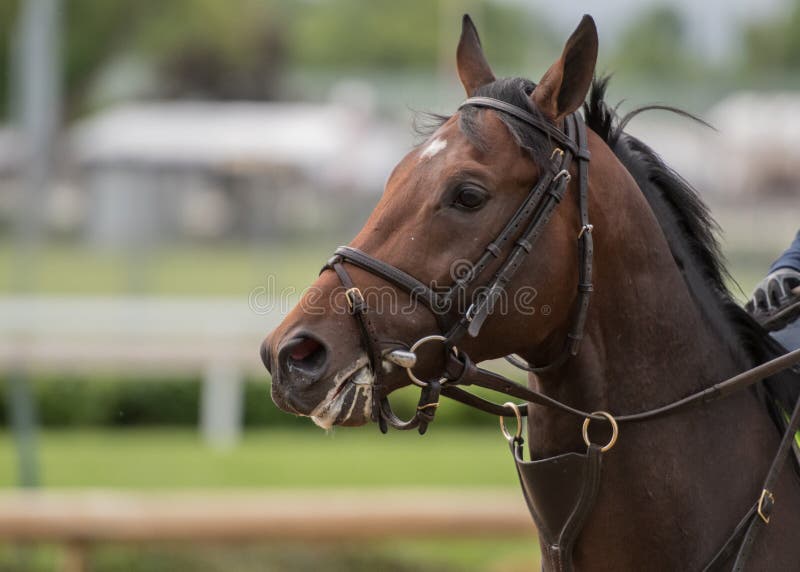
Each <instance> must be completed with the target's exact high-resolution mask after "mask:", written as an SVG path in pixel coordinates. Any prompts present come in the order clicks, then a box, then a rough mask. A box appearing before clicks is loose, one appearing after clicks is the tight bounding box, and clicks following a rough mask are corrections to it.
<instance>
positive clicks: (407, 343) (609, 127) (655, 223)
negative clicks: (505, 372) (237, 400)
mask: <svg viewBox="0 0 800 572" xmlns="http://www.w3.org/2000/svg"><path fill="white" fill-rule="evenodd" d="M597 50H598V38H597V31H596V28H595V25H594V22H593V21H592V19H591V18H590V17H588V16H585V17H584V18H583V20H582V21H581V23H580V25H579V26H578V27H577V29H576V30H575V32H574V33H573V34H572V35H571V36H570V38H569V40H568V41H567V43H566V45H565V47H564V50H563V52H562V54H561V56H560V57H559V58H558V59H557V60H556V61H555V63H553V65H552V66H551V67H550V68H549V69H548V70H547V71H546V73H545V74H544V75H543V76H542V78H541V79H540V81H539V82H538V83H534V82H531V81H529V80H526V79H521V78H505V79H496V78H495V76H494V74H493V72H492V71H491V68H490V66H489V64H488V62H487V61H486V58H485V56H484V54H483V51H482V48H481V44H480V40H479V38H478V34H477V31H476V29H475V27H474V25H473V24H472V21H471V20H470V19H469V17H468V16H465V17H464V21H463V27H462V34H461V38H460V41H459V44H458V49H457V68H458V75H459V78H460V80H461V83H462V84H463V86H464V89H465V91H466V94H467V98H468V99H467V100H466V101H465V103H464V104H463V105H462V106H461V107H460V108H459V110H458V111H457V112H456V113H454V114H453V115H452V116H450V117H442V118H441V121H440V122H439V124H438V125H437V126H436V127H435V131H433V133H432V134H431V135H430V137H429V138H428V139H427V140H426V141H425V142H424V143H422V144H421V145H419V146H417V147H416V148H414V149H413V150H412V151H411V152H409V153H408V154H407V155H406V156H405V157H404V158H403V159H402V160H401V161H400V163H399V164H398V165H397V167H396V168H395V169H394V171H393V172H392V173H391V175H390V177H389V179H388V182H387V183H386V188H385V191H384V193H383V196H382V197H381V199H380V201H379V202H378V205H377V206H376V208H375V210H374V211H373V212H372V214H371V215H370V217H369V218H368V220H367V222H366V224H365V225H364V227H363V228H362V230H361V231H360V232H359V233H358V235H357V236H356V237H355V238H354V239H353V241H352V242H351V243H350V245H348V246H347V247H340V248H339V249H337V251H336V253H335V255H334V257H333V258H332V259H331V260H330V261H329V262H328V264H327V265H326V266H325V267H324V268H323V271H322V272H321V273H320V276H319V278H318V279H317V280H316V281H315V282H314V284H313V286H312V287H311V288H310V289H308V290H307V291H306V292H305V293H304V295H303V297H302V299H301V301H300V303H299V304H298V305H297V306H296V307H295V308H294V309H293V310H292V311H291V312H290V313H289V314H288V315H287V316H286V317H285V319H284V320H283V322H282V323H281V324H280V326H278V328H277V329H276V330H275V331H273V332H272V333H271V334H270V335H269V336H268V337H267V338H266V339H265V340H264V342H263V344H262V346H261V356H262V359H263V361H264V363H265V365H266V367H267V368H268V369H269V370H270V372H271V374H272V398H273V400H274V401H275V403H276V404H277V405H278V406H279V407H280V408H282V409H284V410H286V411H287V412H290V413H293V414H296V415H305V416H309V417H311V418H312V419H313V420H314V422H315V423H316V424H318V425H320V426H321V427H324V428H330V427H331V426H333V425H349V426H357V425H362V424H365V423H367V422H369V421H370V420H372V421H377V422H378V423H379V424H380V426H381V428H382V429H384V430H385V429H386V428H387V426H389V425H391V426H394V427H397V428H400V429H408V428H418V429H420V432H424V430H425V429H426V428H427V426H428V424H429V423H430V422H431V421H432V420H433V414H434V413H435V411H436V406H438V399H439V396H440V395H446V396H448V397H453V398H456V399H460V400H462V401H465V402H466V403H468V404H470V405H475V406H476V407H480V408H483V409H485V410H487V411H491V412H495V413H497V414H500V415H512V414H515V415H516V416H517V419H518V420H521V416H522V415H525V414H527V419H528V429H527V440H528V444H529V447H528V450H529V455H530V456H531V458H532V460H531V461H523V460H522V459H521V454H522V446H521V443H522V437H521V435H519V432H517V433H516V434H515V433H514V432H513V431H509V430H507V429H505V428H504V432H505V433H506V435H507V436H508V438H509V442H510V444H511V447H512V451H514V454H515V459H516V461H517V468H518V471H520V478H521V480H522V481H523V489H524V492H525V494H526V500H527V501H528V504H529V508H530V509H531V512H532V513H533V516H534V519H535V520H536V523H537V525H538V533H539V540H540V546H541V548H542V551H543V567H544V569H545V570H573V569H574V570H593V571H597V570H614V571H620V570H636V571H639V570H668V571H675V570H681V571H683V570H692V571H694V570H703V569H716V568H720V569H731V566H733V569H741V568H742V566H743V565H744V564H745V563H746V564H747V566H748V569H752V570H781V571H788V570H798V569H800V542H797V534H798V531H800V478H798V473H797V472H796V471H791V470H783V471H781V470H780V466H778V468H777V469H776V470H771V469H772V467H774V466H775V464H776V463H774V462H773V460H774V459H777V458H778V457H776V450H779V451H783V452H786V450H787V447H788V446H789V445H787V443H789V442H790V441H791V438H790V437H791V433H789V432H786V433H784V436H783V438H782V437H781V430H782V429H783V427H786V426H787V423H786V419H788V418H789V416H788V415H787V414H786V413H785V412H792V411H794V413H793V414H792V417H791V420H792V421H791V423H795V425H796V421H797V418H798V411H800V409H795V408H794V403H795V401H796V399H797V393H798V387H799V386H800V383H798V382H799V381H800V380H799V379H798V377H799V376H798V375H797V373H796V372H793V371H791V370H787V369H785V366H784V367H781V368H772V369H770V370H769V371H766V370H759V371H757V372H756V374H758V375H756V374H749V375H745V377H746V378H747V379H746V380H745V381H746V382H747V383H746V385H747V386H748V387H749V388H750V389H748V390H747V391H733V390H731V391H728V389H730V388H732V387H733V386H736V388H741V387H743V386H744V385H743V384H742V383H740V382H741V381H742V377H741V376H739V377H735V376H736V374H738V373H739V372H742V371H744V370H748V369H749V368H753V367H755V366H758V364H763V363H764V362H768V361H769V360H772V359H773V358H775V357H776V356H779V355H781V354H782V353H784V350H783V348H781V347H780V346H779V345H778V344H777V343H776V342H774V341H773V340H772V339H771V338H770V337H769V336H768V335H767V334H766V333H765V332H764V331H763V330H762V329H761V328H760V327H759V326H758V325H757V324H756V323H755V322H754V321H753V320H752V319H750V317H749V316H748V315H747V314H746V313H745V312H744V311H743V310H742V309H741V308H740V307H739V306H738V304H736V302H735V301H734V299H733V298H732V296H731V295H730V294H729V292H728V290H727V288H726V285H725V279H726V276H727V274H726V270H725V267H724V264H723V261H722V257H721V254H720V249H719V246H718V243H717V241H716V238H715V232H716V226H715V223H714V222H713V219H712V218H711V216H710V214H709V212H708V210H707V208H706V207H705V205H704V204H703V203H702V201H701V200H700V198H699V197H698V195H697V194H696V192H695V191H694V190H693V189H692V188H691V187H690V186H689V184H688V183H687V182H686V181H684V180H683V179H682V178H681V177H680V176H678V175H677V174H676V173H675V172H673V171H672V170H671V169H670V168H669V167H667V166H666V165H665V164H664V163H663V161H662V160H661V159H660V158H659V156H658V155H657V154H656V153H654V152H653V151H652V150H651V149H650V148H649V147H647V146H646V145H645V144H644V143H642V142H641V141H639V140H637V139H636V138H634V137H632V136H630V135H628V134H626V133H625V132H624V126H625V124H626V122H627V119H619V118H617V117H616V115H615V113H614V112H613V111H612V110H611V109H610V108H609V107H608V106H607V105H606V103H605V101H604V91H605V87H606V81H605V80H600V81H597V80H595V81H594V82H593V75H594V68H595V63H596V58H597ZM590 90H591V91H590ZM581 109H582V110H583V112H582V113H583V116H582V117H580V116H579V115H578V112H579V111H580V110H581ZM590 166H591V168H589V167H590ZM487 245H488V246H487ZM467 261H469V262H467ZM576 284H577V287H576ZM590 297H591V304H590V303H589V299H590ZM354 318H355V319H354ZM512 354H513V355H514V356H515V357H512V358H510V359H511V360H512V362H513V363H515V364H517V365H519V366H521V367H523V368H525V369H528V370H530V371H531V373H530V375H529V383H528V387H527V388H523V387H521V386H519V387H517V388H516V389H515V386H514V384H511V383H506V381H505V380H503V379H502V378H500V377H499V376H496V375H493V374H491V373H489V372H486V371H485V370H482V369H479V368H477V367H476V366H475V365H474V364H475V363H477V362H480V361H483V360H489V359H494V358H499V357H503V356H509V355H512ZM784 357H785V356H784ZM532 364H549V365H547V366H539V367H535V366H534V365H532ZM761 367H764V366H761ZM732 376H734V377H733V383H731V384H729V383H728V382H726V383H724V384H720V383H719V382H720V381H721V380H725V379H728V378H731V377H732ZM756 377H757V378H758V380H759V381H760V380H761V379H762V378H765V380H764V382H763V383H757V384H755V383H753V380H754V379H755V378H756ZM412 382H413V383H416V384H417V385H420V386H421V387H422V392H421V393H422V395H421V398H420V402H419V406H418V408H417V412H416V413H415V415H414V417H413V418H412V419H411V420H408V421H404V420H402V419H400V418H399V417H397V416H396V415H395V414H394V412H393V411H392V410H391V407H390V406H389V403H388V399H387V396H388V394H389V393H390V392H391V391H393V390H395V389H397V388H400V387H402V386H405V385H409V384H410V383H412ZM470 383H474V384H476V385H484V386H486V387H490V388H492V389H495V390H499V391H501V392H504V393H508V394H511V395H514V396H517V397H521V398H524V399H525V400H526V401H527V404H526V406H525V408H523V410H522V411H521V412H520V410H519V407H518V406H517V405H516V404H514V403H513V402H512V403H508V404H506V405H503V406H496V405H492V404H490V403H488V402H486V401H484V400H483V399H482V398H478V397H474V396H471V394H469V393H466V392H465V391H464V390H463V389H462V388H461V386H463V385H468V384H470ZM715 384H716V385H715ZM687 396H692V397H690V398H687ZM696 396H700V397H698V398H695V397H696ZM720 396H725V397H726V398H725V399H724V400H722V399H720V400H716V399H714V400H712V399H710V397H720ZM701 398H702V399H701ZM706 398H709V399H706ZM689 405H691V407H690V406H689ZM590 412H591V413H590ZM608 412H615V414H614V415H612V414H610V413H608ZM631 412H644V413H641V414H639V415H637V414H636V413H631ZM618 413H619V414H621V413H624V414H626V415H619V414H618ZM642 420H647V423H643V422H642V423H637V422H635V421H642ZM590 421H592V427H591V431H589V430H588V428H587V426H588V425H589V422H590ZM624 421H631V422H630V423H623V422H624ZM582 422H583V426H581V423H582ZM776 426H777V428H776ZM778 429H781V430H778ZM606 440H609V441H608V443H607V444H605V445H603V446H600V445H597V443H601V444H602V443H606ZM611 446H613V450H610V448H611ZM778 456H780V455H778ZM600 459H602V465H601V464H600ZM777 464H778V465H780V464H781V463H777ZM601 466H602V472H601V471H600V467H601ZM537 471H538V472H540V473H547V474H539V475H538V476H535V479H534V477H531V476H530V474H529V473H531V474H532V473H536V472H537ZM768 473H769V475H770V477H769V478H768V480H767V482H769V483H770V485H769V488H768V487H767V486H766V485H765V484H764V480H763V479H764V475H766V474H768ZM574 475H579V476H580V478H579V479H573V477H574ZM529 477H530V478H531V479H534V480H532V481H531V482H532V483H533V486H532V487H531V485H530V483H529V482H527V481H526V479H528V478H529ZM537 479H538V481H537ZM770 479H771V480H770ZM572 480H575V481H576V483H577V485H575V486H577V488H574V487H573V488H574V490H570V486H572V485H571V484H570V483H571V481H572ZM537 482H541V483H543V485H542V486H543V487H544V488H543V489H542V490H539V488H538V487H539V485H538V484H537ZM762 488H763V490H762ZM570 495H572V496H570ZM584 497H586V498H589V497H591V498H590V501H591V502H588V501H587V502H588V504H587V503H584ZM575 499H577V500H575ZM754 501H756V502H755V504H754ZM748 508H749V509H750V510H749V511H748ZM743 515H744V518H742V517H743ZM559 519H560V520H559ZM553 520H555V521H559V523H560V524H559V526H562V525H563V527H562V528H559V529H558V530H554V529H552V526H551V522H552V521H553ZM767 522H768V523H769V524H768V526H767V524H766V523H767ZM762 523H763V525H762ZM762 526H763V527H765V532H763V533H762V534H760V535H759V538H758V542H753V540H754V535H753V536H751V529H758V530H760V528H759V527H762ZM731 539H733V540H732V541H731ZM793 539H794V540H793ZM720 547H724V549H721V548H720ZM743 551H746V555H749V559H747V558H745V559H744V560H742V559H741V558H740V555H741V553H742V552H743ZM707 566H708V568H706V567H707Z"/></svg>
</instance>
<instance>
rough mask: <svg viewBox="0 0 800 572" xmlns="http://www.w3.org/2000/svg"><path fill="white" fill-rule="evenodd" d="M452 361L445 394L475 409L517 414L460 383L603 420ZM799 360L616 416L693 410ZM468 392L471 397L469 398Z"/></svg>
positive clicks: (624, 419) (792, 357)
mask: <svg viewBox="0 0 800 572" xmlns="http://www.w3.org/2000/svg"><path fill="white" fill-rule="evenodd" d="M449 360H450V363H448V367H447V370H446V371H447V373H448V376H452V378H451V379H452V380H451V381H448V382H447V383H446V384H445V387H444V388H443V390H442V394H443V395H447V396H448V397H452V398H453V399H455V400H457V401H461V402H462V403H467V404H468V405H471V406H472V407H475V408H476V409H480V410H482V411H485V412H487V413H491V414H493V415H504V416H506V417H511V416H512V415H514V413H513V412H512V411H510V410H509V409H508V408H507V407H504V406H501V405H498V404H495V403H492V402H490V401H488V400H486V399H483V398H481V397H478V396H476V395H472V394H469V393H467V392H466V391H464V390H462V389H460V388H458V387H456V386H457V385H475V386H477V387H483V388H486V389H490V390H492V391H496V392H498V393H502V394H504V395H508V396H511V397H516V398H517V399H521V400H524V401H527V402H530V403H536V404H537V405H542V406H545V407H549V408H551V409H558V410H559V411H563V412H565V413H569V414H571V415H574V416H576V417H580V418H583V419H585V418H589V419H592V420H596V421H602V420H603V419H605V418H604V417H602V416H600V415H594V414H592V413H589V412H587V411H582V410H580V409H576V408H574V407H571V406H569V405H567V404H565V403H562V402H560V401H558V400H556V399H553V398H552V397H549V396H547V395H545V394H543V393H540V392H538V391H536V390H533V389H530V388H528V387H525V386H523V385H520V384H518V383H515V382H513V381H511V380H510V379H508V378H506V377H504V376H501V375H499V374H497V373H494V372H492V371H489V370H486V369H483V368H479V367H477V366H476V365H475V364H474V363H472V361H471V360H469V361H465V360H464V355H463V354H461V353H460V354H459V355H454V354H450V355H449ZM798 363H800V349H796V350H794V351H791V352H789V353H786V354H784V355H782V356H779V357H777V358H774V359H772V360H770V361H768V362H765V363H763V364H761V365H758V366H756V367H754V368H752V369H749V370H747V371H745V372H743V373H740V374H738V375H735V376H734V377H731V378H729V379H726V380H725V381H721V382H719V383H716V384H714V385H712V386H711V387H709V388H706V389H703V390H701V391H698V392H696V393H693V394H691V395H688V396H687V397H684V398H682V399H679V400H677V401H674V402H672V403H668V404H667V405H664V406H661V407H656V408H654V409H649V410H646V411H642V412H639V413H629V414H626V415H619V416H617V415H615V416H614V419H615V420H616V421H618V422H620V423H634V422H642V421H647V420H649V419H655V418H658V417H664V416H666V415H669V414H672V413H676V412H678V411H683V410H685V409H690V408H691V407H694V406H696V405H700V404H703V403H709V402H711V401H715V400H717V399H722V398H724V397H727V396H728V395H731V394H733V393H736V392H738V391H741V390H743V389H746V388H748V387H750V386H752V385H753V384H755V383H758V382H759V381H761V380H763V379H765V378H768V377H771V376H773V375H775V374H777V373H779V372H781V371H783V370H786V369H789V368H791V367H792V366H794V365H796V364H798ZM465 394H466V395H465ZM467 395H468V396H469V397H467ZM521 414H522V415H526V414H527V412H526V411H525V410H524V409H523V410H522V412H521Z"/></svg>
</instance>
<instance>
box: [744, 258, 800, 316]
mask: <svg viewBox="0 0 800 572" xmlns="http://www.w3.org/2000/svg"><path fill="white" fill-rule="evenodd" d="M798 289H800V272H798V271H797V270H795V269H794V268H778V269H777V270H776V271H774V272H772V273H770V274H769V275H768V276H767V277H766V278H764V279H763V280H762V281H761V282H760V283H759V284H758V286H756V289H755V290H754V291H753V295H752V297H751V299H750V301H749V302H748V303H747V305H746V306H745V308H746V309H747V311H748V312H749V313H750V314H752V315H754V316H756V315H764V314H772V313H774V312H776V311H777V310H780V309H781V308H783V307H784V306H785V305H786V304H787V303H789V302H791V301H793V300H796V299H797V298H798V297H799V296H800V293H798ZM793 291H794V292H793Z"/></svg>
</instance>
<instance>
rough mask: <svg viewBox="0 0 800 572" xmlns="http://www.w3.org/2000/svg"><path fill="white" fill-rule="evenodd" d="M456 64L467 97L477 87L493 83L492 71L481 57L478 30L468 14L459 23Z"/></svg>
mask: <svg viewBox="0 0 800 572" xmlns="http://www.w3.org/2000/svg"><path fill="white" fill-rule="evenodd" d="M456 62H457V63H458V77H459V79H461V84H462V85H463V86H464V89H465V90H466V92H467V97H471V96H472V94H473V93H475V90H476V89H478V88H479V87H481V86H484V85H486V84H487V83H492V82H493V81H494V74H493V73H492V69H491V68H490V67H489V63H488V62H487V61H486V57H485V56H484V55H483V48H481V39H480V38H479V37H478V30H476V29H475V24H473V23H472V18H470V17H469V14H464V18H463V20H462V21H461V39H460V40H459V41H458V50H457V51H456Z"/></svg>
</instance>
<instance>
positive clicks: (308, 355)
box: [278, 336, 328, 381]
mask: <svg viewBox="0 0 800 572" xmlns="http://www.w3.org/2000/svg"><path fill="white" fill-rule="evenodd" d="M278 360H279V361H280V363H281V366H283V367H284V368H285V370H286V371H287V372H288V373H289V374H290V375H291V373H292V372H293V371H297V372H298V373H300V374H302V375H303V376H304V377H306V378H307V379H308V381H316V380H317V379H319V378H320V377H321V375H322V373H323V372H324V371H325V367H326V366H327V363H328V350H326V349H325V346H324V345H322V343H321V342H319V341H318V340H316V339H315V338H312V337H310V336H298V337H296V338H292V339H291V340H289V341H288V342H287V343H286V344H285V345H284V346H283V347H282V348H281V350H280V352H279V355H278Z"/></svg>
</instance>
